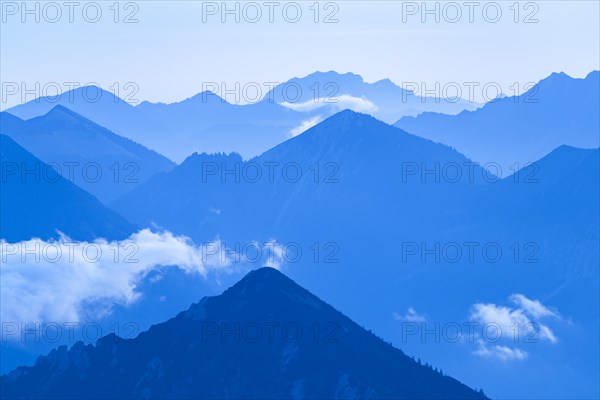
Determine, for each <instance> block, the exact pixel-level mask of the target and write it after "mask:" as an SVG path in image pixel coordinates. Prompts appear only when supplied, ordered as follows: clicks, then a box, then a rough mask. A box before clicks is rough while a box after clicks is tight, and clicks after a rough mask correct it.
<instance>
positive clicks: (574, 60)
mask: <svg viewBox="0 0 600 400" xmlns="http://www.w3.org/2000/svg"><path fill="white" fill-rule="evenodd" d="M272 3H273V5H272V6H268V5H265V2H263V1H258V2H256V3H253V4H251V5H247V4H246V3H244V2H242V3H239V5H238V7H239V8H238V10H239V13H238V15H239V18H240V21H239V23H236V22H235V20H234V18H235V15H233V14H232V15H225V17H226V18H227V20H226V21H225V22H222V20H221V18H222V15H221V9H222V3H221V2H192V1H180V2H175V1H170V2H166V1H138V2H129V3H128V2H121V3H119V4H118V8H119V9H120V12H119V15H118V17H117V20H118V21H119V22H118V23H115V22H114V18H115V11H114V10H115V7H114V5H113V4H114V2H113V1H106V2H98V3H93V2H86V1H82V2H78V5H77V6H75V8H74V9H73V13H72V18H73V22H69V18H70V16H69V8H68V7H67V6H65V5H64V4H63V2H62V1H58V2H56V3H54V4H53V5H48V4H46V3H37V4H38V5H37V7H38V8H37V9H38V11H35V7H36V2H28V3H27V7H28V8H29V9H30V10H34V12H33V13H32V14H24V13H23V7H22V3H21V1H18V2H11V1H3V2H2V32H1V65H0V66H1V74H2V76H1V80H2V82H3V85H4V86H3V89H4V88H5V87H6V86H5V84H6V82H17V83H19V84H21V83H22V82H25V83H26V84H27V87H28V88H30V89H33V90H34V91H36V89H35V82H39V83H40V88H39V90H37V92H40V93H41V94H44V92H43V87H44V85H47V84H48V83H51V82H56V83H57V84H58V86H59V87H62V88H65V90H66V88H67V87H66V85H64V83H65V82H78V83H80V84H86V83H89V82H96V83H98V84H100V85H101V86H103V87H105V88H107V87H110V86H112V85H113V84H114V83H115V82H117V83H118V85H117V86H119V87H120V88H121V92H120V94H121V95H122V97H126V95H127V94H128V93H131V91H132V89H131V88H128V90H125V89H124V88H123V87H124V85H125V83H127V82H135V83H136V85H137V87H139V91H138V92H137V93H136V94H135V95H134V96H131V97H130V98H131V99H132V100H150V101H164V102H172V101H178V100H182V99H184V98H186V97H190V96H192V95H194V94H195V93H197V92H199V91H201V90H202V88H203V83H205V82H226V83H227V84H228V85H229V87H233V82H241V83H242V85H243V84H245V83H247V82H258V83H260V84H261V85H262V83H264V82H283V81H285V80H287V79H289V78H291V77H293V76H304V75H307V74H309V73H311V72H313V71H315V70H321V71H326V70H336V71H339V72H348V71H352V72H355V73H357V74H360V75H362V76H363V77H364V78H365V79H366V80H367V81H369V82H373V81H376V80H379V79H383V78H389V79H391V80H392V81H394V82H396V83H397V84H402V83H403V82H419V83H421V82H427V84H428V85H429V86H430V87H432V86H431V85H433V82H441V84H442V85H444V84H445V83H448V82H458V83H460V84H462V83H463V82H482V83H487V82H498V84H499V85H500V86H501V87H502V88H503V89H504V91H505V92H507V91H508V90H509V89H508V88H509V87H510V86H511V85H512V84H513V83H514V82H519V84H520V85H524V84H525V83H527V82H530V81H537V80H539V79H541V78H543V77H545V76H547V75H548V74H550V73H551V72H553V71H564V72H566V73H568V74H569V75H572V76H576V77H583V76H585V75H586V74H587V73H588V72H589V71H591V70H593V69H598V68H599V63H600V61H599V59H600V53H599V48H600V39H599V37H600V31H599V29H600V28H599V24H600V22H599V21H600V16H599V14H600V10H599V6H598V2H597V1H535V2H520V3H518V4H517V7H515V5H514V3H515V2H513V1H505V2H486V1H483V2H472V3H473V4H474V5H473V8H471V9H470V8H469V7H468V6H466V5H465V4H466V2H464V1H458V2H455V3H452V4H448V3H447V2H441V3H437V2H428V3H427V7H428V8H430V9H434V8H435V7H436V4H437V7H438V10H439V13H438V15H439V22H436V21H435V17H436V15H435V14H428V15H422V12H421V11H422V2H420V1H419V2H400V1H397V2H392V1H389V2H383V1H370V2H366V1H352V2H349V1H338V2H329V3H328V2H321V3H319V4H318V8H319V10H320V12H319V15H318V21H319V22H317V23H315V21H314V19H315V16H316V15H315V11H314V10H315V6H314V2H313V1H308V2H297V3H292V2H285V1H279V2H272ZM56 4H58V6H59V7H58V9H59V10H60V13H61V16H60V18H58V17H57V7H55V5H56ZM97 5H99V8H100V9H101V11H102V15H101V17H99V20H98V22H96V23H92V22H89V21H92V20H94V19H96V17H95V16H96V10H97V8H98V7H97ZM256 5H258V8H259V9H260V10H261V13H262V16H261V17H260V18H259V19H258V21H257V22H255V23H252V22H251V20H253V19H255V16H256V15H257V13H256V10H257V7H256ZM456 6H458V7H456ZM84 7H85V10H86V14H85V15H86V18H87V19H88V21H86V20H85V18H84V12H83V9H84ZM228 7H229V8H232V9H233V8H234V7H235V3H234V2H229V3H228ZM269 7H273V8H271V10H273V13H272V18H273V20H274V22H272V23H271V22H269ZM298 7H299V8H300V9H301V11H302V16H301V17H300V18H299V21H298V22H296V23H292V22H290V21H291V20H294V18H295V15H296V9H297V8H298ZM311 7H312V8H311ZM215 8H218V10H215ZM284 8H285V9H286V10H287V11H286V13H285V15H284V12H283V9H284ZM498 8H499V9H500V10H501V12H502V15H501V16H500V17H499V18H496V10H497V9H498ZM484 9H485V11H484ZM516 9H519V13H518V15H516V14H515V10H516ZM203 10H204V11H205V13H204V14H203ZM457 10H460V13H461V16H460V18H457V15H458V14H457ZM470 10H471V11H472V13H470ZM211 11H212V12H216V14H214V15H213V14H212V13H211ZM36 13H37V14H38V15H36ZM130 13H135V15H134V17H133V18H134V19H137V20H138V22H134V23H124V22H123V20H124V19H125V18H126V15H128V14H130ZM331 13H334V15H333V16H332V17H331V18H332V19H337V20H338V22H333V23H324V19H325V17H326V16H327V15H329V14H331ZM469 14H472V19H473V22H470V21H469V17H470V15H469ZM36 16H37V17H39V22H36V21H35V18H36ZM284 16H285V18H284ZM423 17H426V20H425V22H423V21H422V18H423ZM23 18H25V22H23ZM286 18H287V21H286ZM515 18H516V19H517V21H518V22H515ZM56 19H58V22H56V23H52V22H51V21H52V20H56ZM203 19H204V21H203ZM455 19H457V20H458V21H457V22H455V23H453V22H451V21H452V20H455ZM496 19H497V22H492V21H494V20H496ZM526 19H527V20H530V23H525V20H526ZM534 20H537V22H534ZM51 86H56V85H51ZM46 87H47V88H49V89H48V92H46V93H48V94H53V93H54V90H55V89H51V88H50V87H49V86H46ZM3 91H4V92H6V91H5V90H3ZM265 92H266V89H265ZM33 96H34V95H33V94H29V95H28V96H27V97H26V99H27V100H31V99H32V98H33ZM22 99H23V96H22V93H17V94H14V95H8V94H7V93H3V96H2V106H3V107H2V108H7V107H9V106H12V105H15V104H18V103H20V102H21V100H22Z"/></svg>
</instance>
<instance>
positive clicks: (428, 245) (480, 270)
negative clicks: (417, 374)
mask: <svg viewBox="0 0 600 400" xmlns="http://www.w3.org/2000/svg"><path fill="white" fill-rule="evenodd" d="M597 155H598V150H591V151H590V150H585V149H575V148H570V147H560V148H558V149H556V151H554V152H551V153H550V154H548V155H547V156H546V157H544V158H542V159H541V160H538V161H537V162H536V166H532V167H530V169H526V170H521V171H519V172H518V173H516V174H512V175H510V176H507V172H508V171H504V175H502V176H501V177H494V176H493V172H494V170H493V169H490V170H487V171H486V170H483V169H481V168H479V167H478V166H475V165H473V164H472V163H471V162H470V160H469V159H467V158H466V157H464V156H463V155H462V154H460V153H458V152H457V151H455V150H453V149H452V148H450V147H447V146H445V145H441V144H438V143H434V142H432V141H429V140H426V139H423V138H420V137H418V136H414V135H411V134H408V133H406V132H405V131H403V130H400V129H397V128H394V127H391V126H389V125H386V124H384V123H382V122H381V121H378V120H376V119H374V118H372V117H370V116H368V115H363V114H358V113H354V112H352V111H344V112H341V113H338V114H336V115H334V116H332V117H330V118H328V119H326V120H325V121H323V122H321V123H320V124H318V125H317V126H315V127H313V128H311V129H309V130H307V131H306V132H304V133H302V134H301V135H299V136H297V137H295V138H292V139H290V140H288V141H286V142H285V143H282V144H281V145H279V146H276V147H275V148H273V149H271V150H269V151H268V152H266V153H264V154H262V155H261V156H259V157H257V158H254V159H252V160H249V161H246V162H245V161H243V160H242V158H241V157H240V156H239V155H236V154H229V155H224V154H220V155H206V154H195V155H192V156H190V157H189V158H188V159H187V160H186V161H185V162H184V163H182V164H181V165H179V166H178V167H176V168H175V169H173V170H172V171H170V172H168V173H164V174H161V175H159V176H156V177H155V178H153V179H151V180H150V181H148V182H146V183H145V184H142V185H140V186H139V187H138V188H136V189H134V190H133V191H132V192H131V193H128V194H127V195H125V196H124V197H122V198H121V199H119V200H118V201H117V202H115V203H113V204H114V207H115V209H117V210H118V211H119V212H121V213H122V214H123V215H126V216H127V217H128V218H129V219H130V220H132V221H135V222H136V223H138V224H141V225H144V226H146V225H148V224H152V223H155V224H157V225H158V226H162V227H164V228H168V229H169V230H172V231H174V232H176V233H180V234H186V235H188V236H190V237H191V238H193V240H195V241H202V240H206V237H209V238H212V237H217V236H218V237H220V238H221V239H222V240H223V241H225V242H226V243H227V244H228V245H229V246H230V247H231V248H232V249H234V246H236V245H238V244H239V245H240V247H243V246H244V245H245V244H247V243H250V242H252V241H254V240H256V241H259V242H260V243H264V242H266V241H269V240H276V241H277V242H279V243H281V244H282V245H283V246H286V245H288V249H289V250H290V251H291V254H290V255H289V257H288V260H287V261H286V262H284V263H283V264H284V265H285V268H288V269H287V271H289V274H290V275H291V276H293V277H294V278H295V279H298V280H301V281H302V283H303V285H304V286H306V287H308V288H310V290H311V291H313V292H314V293H317V294H319V295H323V296H327V299H328V300H330V301H334V302H335V303H336V304H340V305H343V309H344V310H345V311H346V312H348V314H349V315H350V316H351V317H352V318H353V319H354V320H357V321H360V322H361V323H362V324H365V325H368V326H370V327H373V329H374V330H375V331H376V332H378V333H381V334H382V335H384V336H385V337H386V338H398V337H399V335H401V333H400V332H399V329H400V327H401V324H402V321H403V320H402V319H401V318H403V315H404V312H405V309H406V308H407V307H409V306H410V307H414V309H415V310H417V312H419V313H422V314H424V315H426V317H422V318H423V319H425V320H426V321H427V323H428V324H434V323H435V322H440V323H441V324H443V323H453V322H456V321H460V322H463V321H465V319H467V318H468V315H469V310H470V309H471V307H472V306H473V304H475V303H478V302H486V303H487V302H497V303H501V302H503V301H506V299H507V298H508V297H509V296H510V295H511V294H515V293H521V294H524V295H526V296H528V298H535V299H544V300H546V299H547V300H548V301H549V302H550V304H552V306H553V307H556V308H557V309H558V310H560V312H561V313H562V315H564V316H565V320H566V319H567V318H573V326H574V327H576V328H567V327H566V324H563V323H562V321H561V322H558V323H557V325H558V327H553V328H554V329H556V331H557V333H556V335H557V337H558V338H559V339H558V341H557V342H556V343H555V344H548V343H547V342H544V341H543V340H542V341H541V342H542V343H539V344H535V345H531V346H529V345H528V344H523V343H522V342H519V343H518V344H513V343H508V342H503V343H502V344H500V345H506V346H507V347H508V350H509V351H512V347H517V349H518V350H519V351H523V352H525V353H527V354H528V355H529V356H528V358H527V361H526V362H520V361H515V362H514V363H512V364H510V366H511V367H510V368H502V367H498V368H496V366H495V364H494V362H499V361H498V360H497V359H494V357H493V355H492V356H489V359H488V358H486V356H477V355H474V354H475V353H476V352H477V348H476V344H475V345H471V347H469V345H468V344H464V345H457V344H456V343H451V342H449V341H444V340H441V341H440V343H431V340H429V341H427V340H425V341H421V340H419V339H420V338H421V336H420V335H418V334H417V335H416V336H417V339H415V341H414V342H410V343H406V344H403V347H405V346H408V347H407V348H410V349H411V351H414V352H415V353H418V354H419V355H420V356H421V357H424V358H426V359H428V360H433V359H435V360H436V362H437V361H439V362H440V363H441V365H444V370H448V369H450V368H451V370H452V374H453V375H455V376H460V377H461V379H465V380H468V381H469V382H478V383H480V382H485V384H484V386H485V387H486V388H487V389H488V390H489V391H490V392H491V393H494V392H496V393H506V388H505V387H504V384H503V383H502V382H506V381H510V382H511V383H512V386H511V388H510V390H509V391H510V393H512V394H514V395H515V396H525V397H527V396H529V395H531V396H533V395H536V394H537V395H539V393H540V389H539V388H540V387H543V388H545V389H543V390H542V392H543V393H544V394H545V395H548V396H550V395H552V393H559V394H560V396H565V397H568V396H569V395H572V393H574V390H575V389H574V388H576V387H580V386H581V384H584V383H585V381H586V379H587V378H586V377H587V376H588V375H589V374H592V371H594V372H595V371H597V365H596V364H597V363H595V362H594V360H593V358H592V357H590V356H589V354H590V352H589V349H597V339H596V336H597V332H598V328H597V314H598V304H597V301H596V300H595V299H596V298H597V296H598V295H600V293H598V282H599V274H598V268H597V265H598V254H599V249H598V246H599V241H598V240H597V239H596V238H597V237H598V236H597V235H598V227H599V226H600V221H599V217H598V208H597V204H599V203H600V196H599V194H598V174H599V171H600V168H598V159H597V157H598V156H597ZM270 166H272V167H273V168H274V169H273V173H272V174H271V177H272V178H273V179H272V180H270V173H269V171H270V169H269V168H270ZM457 166H458V167H459V170H460V168H461V167H462V170H460V173H461V174H462V175H461V176H460V179H456V176H457V175H456V174H457V170H456V167H457ZM286 167H288V168H287V172H284V168H286ZM536 168H537V169H536ZM298 172H300V173H301V177H300V178H299V179H298V178H297V176H298ZM257 174H262V175H261V176H260V178H258V179H256V177H257ZM471 177H472V178H471ZM292 244H293V245H292ZM467 244H470V245H472V246H474V247H472V249H474V250H473V252H472V255H471V252H470V250H469V249H470V248H469V247H468V246H467ZM297 246H299V247H300V248H301V250H302V254H301V256H300V257H296V256H295V253H294V250H295V249H296V247H297ZM486 249H487V250H486ZM332 282H333V284H332ZM357 293H361V296H357V295H356V294H357ZM365 298H368V299H369V303H370V304H371V306H369V307H366V306H365V304H364V299H365ZM440 299H444V301H440ZM446 299H451V301H450V300H447V301H446ZM401 305H403V306H404V307H405V308H404V309H401V311H404V312H403V313H402V314H399V317H398V318H400V320H394V318H393V317H392V315H393V313H394V312H398V308H399V307H403V306H401ZM419 318H421V317H419ZM427 326H428V328H430V329H434V328H433V326H432V325H427ZM463 333H464V332H463ZM504 337H505V338H506V337H507V335H506V334H505V335H504ZM538 341H539V340H538ZM507 343H508V344H507ZM500 345H499V346H500ZM473 347H475V348H473ZM521 354H522V353H521ZM574 355H577V360H579V361H578V362H577V363H576V365H574V366H573V369H571V370H570V371H565V370H564V369H563V368H562V367H561V365H564V363H565V362H568V361H569V360H572V359H573V357H574ZM473 363H477V367H476V368H473V367H472V365H473ZM489 368H492V369H493V370H494V375H489V374H487V375H486V374H484V373H483V372H482V371H489ZM541 368H544V370H545V371H547V375H543V376H542V375H540V374H539V373H537V372H536V371H539V370H540V369H541ZM547 376H553V379H552V382H551V383H548V382H546V381H547V379H546V378H545V377H547ZM534 388H535V389H534ZM544 390H545V391H544ZM582 390H583V391H585V389H582ZM583 391H582V392H581V393H583Z"/></svg>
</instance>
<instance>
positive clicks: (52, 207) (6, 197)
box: [0, 135, 136, 243]
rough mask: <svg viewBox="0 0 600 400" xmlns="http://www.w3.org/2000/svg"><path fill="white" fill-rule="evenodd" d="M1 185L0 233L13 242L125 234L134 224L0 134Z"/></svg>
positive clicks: (120, 235)
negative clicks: (0, 216)
mask: <svg viewBox="0 0 600 400" xmlns="http://www.w3.org/2000/svg"><path fill="white" fill-rule="evenodd" d="M0 144H1V146H0V162H1V164H2V176H1V180H2V190H1V191H0V200H1V201H0V210H1V213H2V223H1V224H0V238H1V239H4V240H6V241H8V242H11V243H14V242H18V241H22V240H30V239H32V238H41V239H50V238H55V239H56V238H58V237H59V236H60V234H59V232H62V233H63V234H65V235H67V236H69V237H70V238H71V239H75V240H93V239H96V238H100V237H101V238H106V239H124V238H126V237H128V236H129V235H130V234H131V233H133V232H134V231H135V229H136V228H135V225H133V224H130V223H129V222H127V221H126V220H125V219H124V218H123V217H121V216H120V215H118V214H117V213H116V212H114V211H112V210H109V209H107V208H106V207H104V206H103V205H102V203H100V201H98V199H96V198H95V197H94V196H92V195H91V194H89V193H88V192H86V191H85V190H83V189H81V188H79V187H78V186H76V185H75V184H73V183H71V182H70V181H68V180H67V179H65V178H63V177H62V176H61V175H59V174H57V173H56V171H55V170H54V169H53V168H52V166H50V165H48V164H45V163H44V162H42V161H41V160H39V159H38V158H36V157H35V156H33V155H32V154H31V153H29V152H28V151H27V150H25V149H24V148H23V147H21V146H19V145H18V144H17V143H16V142H15V141H14V140H13V139H11V138H10V137H8V136H6V135H0Z"/></svg>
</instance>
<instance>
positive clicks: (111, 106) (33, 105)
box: [6, 85, 168, 154]
mask: <svg viewBox="0 0 600 400" xmlns="http://www.w3.org/2000/svg"><path fill="white" fill-rule="evenodd" d="M57 105H60V106H63V107H66V108H68V109H69V110H72V111H74V112H76V113H77V114H79V115H82V116H84V117H85V118H88V119H90V120H92V121H94V122H95V123H97V124H98V125H100V126H103V127H105V128H107V129H110V130H111V131H113V132H115V133H117V134H118V135H121V136H124V137H126V138H129V139H131V140H133V141H135V142H137V143H141V144H143V145H144V146H146V147H148V148H150V149H152V150H156V151H159V152H161V151H160V149H159V148H157V147H156V146H155V145H156V143H157V142H156V141H155V140H156V139H158V138H159V136H160V135H165V134H166V133H167V132H168V130H167V129H166V128H165V127H163V126H161V125H160V123H159V122H158V121H155V120H153V119H152V118H148V117H147V116H146V115H144V114H143V113H141V112H139V111H138V110H137V109H136V108H135V107H134V106H132V105H131V104H129V103H127V102H126V101H124V100H123V99H121V98H120V97H118V96H115V94H114V93H111V92H109V91H106V90H104V89H102V88H100V87H98V86H93V85H92V86H83V87H79V88H76V89H73V90H69V91H67V92H65V93H62V94H61V95H60V96H59V97H58V98H56V97H52V96H49V97H40V98H37V99H34V100H31V101H29V102H27V103H24V104H20V105H18V106H15V107H12V108H10V109H8V110H6V111H7V112H8V113H10V114H12V115H15V116H17V117H19V118H21V119H25V120H27V119H31V118H34V117H39V116H42V115H44V114H47V113H48V112H49V111H50V110H51V109H53V108H54V107H55V106H57ZM163 154H164V153H163Z"/></svg>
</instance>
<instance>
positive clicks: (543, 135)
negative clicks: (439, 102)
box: [395, 71, 600, 176]
mask: <svg viewBox="0 0 600 400" xmlns="http://www.w3.org/2000/svg"><path fill="white" fill-rule="evenodd" d="M599 77H600V72H599V71H593V72H591V73H590V74H588V76H587V77H586V78H585V79H575V78H571V77H570V76H568V75H566V74H564V73H553V74H552V75H550V76H549V77H547V78H546V79H543V80H541V81H540V82H538V83H537V84H536V85H535V86H534V87H533V88H531V89H530V90H529V91H528V92H526V93H524V94H522V95H520V96H516V97H515V96H512V97H504V98H502V99H499V100H497V101H495V102H492V103H488V104H486V105H485V106H484V107H482V108H480V109H478V110H475V111H463V112H462V113H460V114H458V115H456V116H449V115H441V114H436V113H424V114H422V115H419V116H418V117H405V118H402V119H400V120H399V121H398V122H397V123H396V124H395V125H396V126H398V127H400V128H402V129H405V130H407V131H408V132H410V133H413V134H415V135H419V136H422V137H425V138H428V139H431V140H435V141H438V142H441V143H445V144H447V145H450V146H453V147H455V148H456V149H457V150H458V151H460V152H462V153H463V154H465V155H467V157H470V158H472V159H473V160H475V161H477V162H479V163H481V164H486V163H490V162H495V163H499V164H500V165H501V166H502V168H503V170H504V171H505V174H504V176H507V174H508V173H509V167H510V166H511V165H513V164H515V163H519V165H520V167H523V166H524V165H525V164H526V163H530V162H534V161H536V160H538V159H540V158H541V157H543V156H545V155H546V154H548V153H550V152H551V151H552V150H554V149H555V148H557V147H559V146H561V145H569V146H574V147H581V148H592V147H598V146H600V138H599V132H600V111H599V110H600V89H599V87H600V80H599V79H600V78H599Z"/></svg>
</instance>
